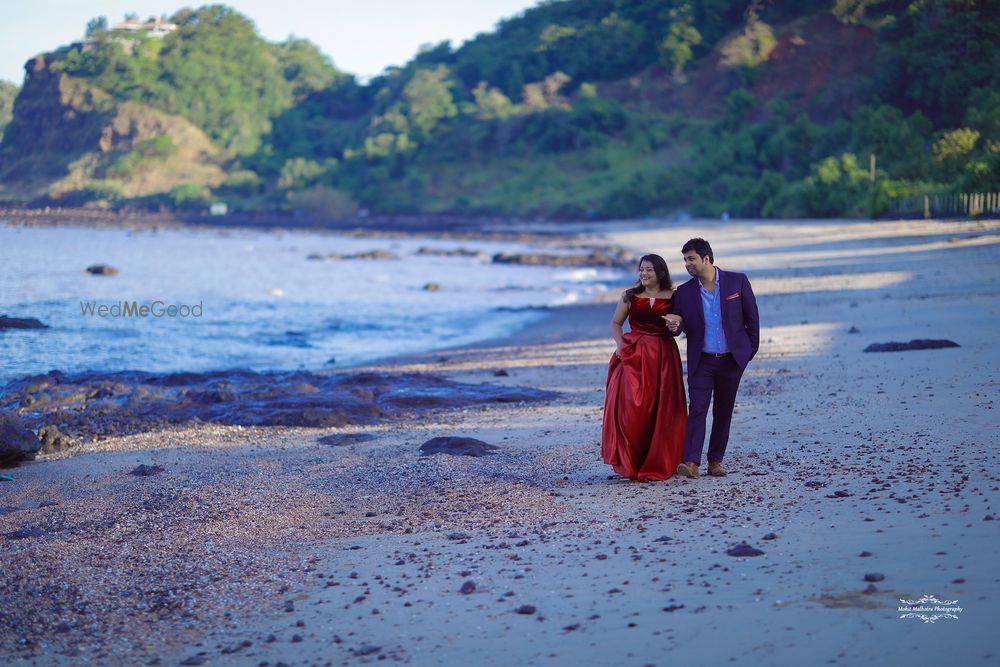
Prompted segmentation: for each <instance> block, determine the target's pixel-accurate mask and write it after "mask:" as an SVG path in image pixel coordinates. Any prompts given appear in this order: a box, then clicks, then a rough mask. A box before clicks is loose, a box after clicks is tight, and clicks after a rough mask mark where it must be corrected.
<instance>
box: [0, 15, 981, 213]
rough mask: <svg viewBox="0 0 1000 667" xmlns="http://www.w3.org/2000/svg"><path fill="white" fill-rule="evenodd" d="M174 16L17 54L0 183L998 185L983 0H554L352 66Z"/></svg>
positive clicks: (270, 204)
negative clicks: (18, 79)
mask: <svg viewBox="0 0 1000 667" xmlns="http://www.w3.org/2000/svg"><path fill="white" fill-rule="evenodd" d="M170 21H171V22H173V23H174V24H176V25H177V26H178V27H177V29H176V30H174V31H172V32H170V33H169V34H167V35H166V36H164V37H162V38H160V37H153V36H151V35H148V34H143V33H142V32H141V31H140V32H137V33H130V34H128V35H125V34H123V33H121V32H120V31H114V30H111V31H109V30H106V29H98V30H95V31H93V32H92V33H91V34H90V35H89V36H88V39H87V40H85V41H84V42H81V43H80V44H77V45H72V46H70V47H66V48H63V49H60V50H58V51H55V52H53V53H49V54H45V55H43V56H40V57H39V58H37V59H36V60H35V61H33V62H32V63H29V65H28V68H27V69H28V76H27V77H26V80H25V82H24V85H23V86H22V88H21V89H20V92H19V93H18V95H17V98H16V102H15V105H14V108H13V118H12V120H11V121H10V123H9V125H8V126H7V127H6V128H5V129H4V130H3V141H2V143H0V183H2V185H0V197H2V198H5V199H7V200H12V201H28V202H33V203H47V204H48V203H70V204H86V205H93V206H117V205H131V206H153V207H158V206H168V207H188V206H194V207H203V206H204V205H205V203H207V202H208V201H215V200H221V201H225V202H227V203H228V204H229V205H230V207H231V208H232V209H237V210H238V209H255V210H261V209H264V210H268V209H269V210H275V209H283V210H296V211H302V212H305V213H308V214H310V215H314V216H316V217H319V218H324V217H325V218H337V217H344V216H348V215H351V214H353V213H354V212H355V211H356V210H357V209H358V208H359V207H362V208H365V209H368V210H370V211H373V212H379V213H453V214H461V215H470V216H477V215H490V216H494V215H505V216H516V217H547V218H581V217H633V216H642V215H649V214H657V215H668V214H671V213H674V212H676V211H679V210H688V211H690V212H691V213H693V214H695V215H719V214H721V213H723V212H729V213H730V214H732V215H740V216H841V215H847V216H867V215H878V214H880V213H882V212H884V211H886V210H888V209H889V207H890V206H892V205H893V203H894V202H896V201H898V200H901V199H903V198H907V197H911V196H914V195H923V194H950V193H958V192H970V191H977V192H986V191H996V190H1000V48H998V46H997V45H998V44H1000V7H998V6H997V5H996V4H995V3H989V2H970V1H968V0H907V1H893V0H882V1H879V0H836V1H830V0H827V1H811V0H802V1H800V2H792V1H790V0H785V1H782V0H773V1H772V2H749V1H748V0H742V1H735V0H563V1H561V2H560V1H557V2H547V3H543V4H542V5H540V6H538V7H536V8H534V9H531V10H528V11H526V12H524V13H523V14H522V15H520V16H518V17H515V18H512V19H510V20H507V21H504V22H501V24H499V25H498V26H497V29H496V30H495V31H493V32H491V33H487V34H483V35H480V36H479V37H477V38H476V39H474V40H472V41H470V42H467V43H466V44H464V45H462V46H460V47H459V48H457V49H454V48H452V46H451V45H450V44H447V43H444V44H440V45H437V46H435V47H432V48H429V49H426V50H424V51H422V52H421V53H419V54H417V55H416V56H415V57H414V58H413V60H411V61H410V62H409V63H406V64H405V65H403V66H400V67H398V68H390V69H389V70H387V72H386V73H385V74H384V75H383V76H380V77H377V78H375V79H374V80H372V81H370V82H369V83H368V84H366V85H362V84H359V83H358V82H357V81H356V80H355V79H354V78H353V77H351V76H350V75H347V74H345V73H343V72H340V71H338V70H337V69H336V68H335V67H334V66H333V65H332V64H331V62H330V61H329V59H328V58H326V57H325V56H324V55H323V54H321V53H320V52H319V51H318V50H317V49H316V48H315V47H314V46H313V45H312V44H310V43H309V42H306V41H302V40H290V41H288V42H284V43H278V44H275V43H269V42H266V41H265V40H263V39H261V38H260V37H259V36H258V35H257V34H256V31H255V29H254V27H253V25H252V23H250V22H249V21H248V20H247V19H245V18H244V17H242V16H240V15H239V14H237V13H236V12H234V11H233V10H231V9H228V8H226V7H222V6H217V5H216V6H208V7H203V8H200V9H197V10H183V11H181V12H178V13H177V14H175V15H174V16H173V17H171V18H170ZM2 93H3V91H0V122H2V111H3V108H4V107H3V98H2ZM872 156H874V171H872V163H871V161H872V159H873V157H872ZM873 174H874V180H872V178H871V177H872V175H873Z"/></svg>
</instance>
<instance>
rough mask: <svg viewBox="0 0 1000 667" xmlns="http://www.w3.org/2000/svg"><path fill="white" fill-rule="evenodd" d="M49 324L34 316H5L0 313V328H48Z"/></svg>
mask: <svg viewBox="0 0 1000 667" xmlns="http://www.w3.org/2000/svg"><path fill="white" fill-rule="evenodd" d="M48 328H49V325H47V324H42V323H41V322H40V321H39V320H36V319H35V318H34V317H7V316H6V315H0V330H3V329H48Z"/></svg>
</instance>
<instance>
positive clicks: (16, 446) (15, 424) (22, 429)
mask: <svg viewBox="0 0 1000 667" xmlns="http://www.w3.org/2000/svg"><path fill="white" fill-rule="evenodd" d="M41 448H42V441H41V440H39V439H38V436H36V435H35V434H34V432H32V430H31V429H29V428H28V427H27V426H25V424H24V422H23V421H22V420H21V417H20V416H18V415H17V414H16V413H14V412H11V411H9V410H0V464H8V463H16V462H18V461H23V460H32V459H34V458H35V455H36V454H37V453H38V450H39V449H41Z"/></svg>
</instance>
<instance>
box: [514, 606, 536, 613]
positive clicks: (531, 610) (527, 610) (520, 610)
mask: <svg viewBox="0 0 1000 667" xmlns="http://www.w3.org/2000/svg"><path fill="white" fill-rule="evenodd" d="M536 611H538V610H537V609H535V608H534V607H532V606H531V605H530V604H522V605H521V606H520V607H518V608H517V609H515V610H514V613H515V614H523V615H525V616H529V615H531V614H534V613H535V612H536Z"/></svg>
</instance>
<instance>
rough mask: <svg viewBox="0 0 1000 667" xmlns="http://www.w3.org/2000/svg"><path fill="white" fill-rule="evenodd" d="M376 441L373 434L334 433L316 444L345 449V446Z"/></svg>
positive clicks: (318, 440)
mask: <svg viewBox="0 0 1000 667" xmlns="http://www.w3.org/2000/svg"><path fill="white" fill-rule="evenodd" d="M374 439H375V436H374V435H372V434H371V433H334V434H332V435H324V436H323V437H322V438H318V439H317V440H316V442H318V443H319V444H321V445H330V446H332V447H343V446H345V445H356V444H358V443H359V442H368V441H369V440H374Z"/></svg>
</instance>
